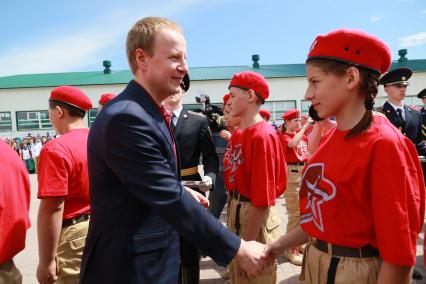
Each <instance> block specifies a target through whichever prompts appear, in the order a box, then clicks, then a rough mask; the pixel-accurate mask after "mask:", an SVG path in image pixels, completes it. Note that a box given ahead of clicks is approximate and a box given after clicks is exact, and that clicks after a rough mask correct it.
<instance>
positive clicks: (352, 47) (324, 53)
mask: <svg viewBox="0 0 426 284" xmlns="http://www.w3.org/2000/svg"><path fill="white" fill-rule="evenodd" d="M310 59H329V60H335V61H339V62H344V63H348V64H354V65H359V66H361V67H364V68H367V69H370V70H373V71H375V72H379V73H380V74H382V73H385V72H386V71H387V70H388V69H389V67H390V65H391V63H392V62H391V61H392V57H391V50H390V48H389V47H388V46H387V44H386V43H384V42H383V41H382V40H380V39H379V38H377V37H376V36H374V35H371V34H368V33H366V32H364V31H360V30H348V29H338V30H335V31H332V32H330V33H328V34H326V35H319V36H317V37H316V39H315V40H314V42H313V43H312V44H311V47H310V49H309V54H308V59H307V61H309V60H310Z"/></svg>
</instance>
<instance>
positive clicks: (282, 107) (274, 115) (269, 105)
mask: <svg viewBox="0 0 426 284" xmlns="http://www.w3.org/2000/svg"><path fill="white" fill-rule="evenodd" d="M261 108H262V109H267V110H269V112H270V113H271V119H270V120H271V121H272V122H273V121H275V122H276V123H278V124H281V123H282V122H283V119H282V118H281V116H282V115H283V114H284V113H285V112H286V111H288V110H289V109H292V108H296V101H273V102H265V104H264V105H262V106H261Z"/></svg>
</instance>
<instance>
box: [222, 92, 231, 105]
mask: <svg viewBox="0 0 426 284" xmlns="http://www.w3.org/2000/svg"><path fill="white" fill-rule="evenodd" d="M230 97H231V94H229V93H228V94H226V95H224V96H223V106H225V105H226V104H227V103H228V100H229V98H230Z"/></svg>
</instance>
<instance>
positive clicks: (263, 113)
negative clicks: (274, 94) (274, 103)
mask: <svg viewBox="0 0 426 284" xmlns="http://www.w3.org/2000/svg"><path fill="white" fill-rule="evenodd" d="M259 114H260V116H261V117H264V118H265V119H266V121H269V118H271V113H270V112H269V111H267V110H266V109H261V110H259Z"/></svg>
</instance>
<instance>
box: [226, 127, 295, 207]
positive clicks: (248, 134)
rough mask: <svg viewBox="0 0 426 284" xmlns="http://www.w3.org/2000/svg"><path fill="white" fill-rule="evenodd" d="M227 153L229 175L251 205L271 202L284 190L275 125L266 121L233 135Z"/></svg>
mask: <svg viewBox="0 0 426 284" xmlns="http://www.w3.org/2000/svg"><path fill="white" fill-rule="evenodd" d="M230 143H231V145H232V149H231V150H230V153H229V156H228V161H227V163H228V167H229V168H230V172H229V175H230V177H229V179H230V180H234V182H235V188H234V190H236V191H238V192H239V193H240V194H242V195H243V196H245V197H247V198H250V200H251V203H252V204H253V205H254V206H273V205H275V199H276V198H277V197H278V196H280V195H281V194H283V192H284V190H285V187H286V183H287V173H286V171H285V159H284V155H283V151H282V149H281V143H280V141H279V138H278V135H277V133H276V131H275V129H274V128H273V127H272V126H271V125H269V124H268V123H267V122H266V121H262V122H259V123H256V124H255V125H252V126H250V127H248V128H247V129H245V130H244V131H242V132H241V133H239V134H238V135H236V136H234V135H232V138H231V141H230Z"/></svg>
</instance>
